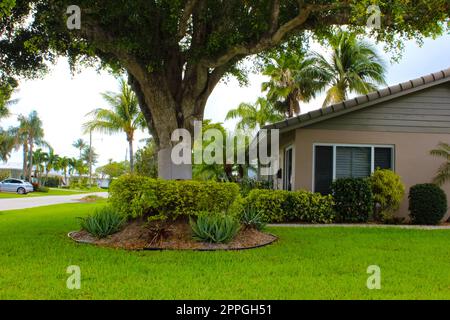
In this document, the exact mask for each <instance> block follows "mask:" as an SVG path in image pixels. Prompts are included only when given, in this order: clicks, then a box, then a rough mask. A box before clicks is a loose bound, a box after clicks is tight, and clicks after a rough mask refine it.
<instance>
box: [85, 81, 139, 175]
mask: <svg viewBox="0 0 450 320" xmlns="http://www.w3.org/2000/svg"><path fill="white" fill-rule="evenodd" d="M102 96H103V99H104V100H105V101H106V102H108V103H109V105H110V106H111V109H95V110H93V111H92V112H90V113H89V115H91V116H92V117H93V119H92V120H91V121H88V122H87V123H85V124H84V126H83V127H84V129H85V130H86V131H87V132H89V131H91V130H97V131H101V132H105V133H108V134H113V133H118V132H125V134H126V138H127V142H128V145H129V151H130V169H131V172H133V171H134V152H133V141H134V133H135V131H136V130H138V129H143V128H145V119H144V116H143V114H142V112H141V111H140V109H139V104H138V100H137V97H136V95H135V94H134V92H133V91H132V90H131V87H130V86H129V85H128V84H127V82H126V81H125V79H120V93H113V92H106V93H103V94H102Z"/></svg>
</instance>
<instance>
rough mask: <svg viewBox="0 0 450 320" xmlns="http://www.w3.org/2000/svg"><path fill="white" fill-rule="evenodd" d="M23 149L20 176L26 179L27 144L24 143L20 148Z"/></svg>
mask: <svg viewBox="0 0 450 320" xmlns="http://www.w3.org/2000/svg"><path fill="white" fill-rule="evenodd" d="M22 148H23V165H22V176H23V179H27V177H28V162H27V159H28V144H27V143H26V142H25V143H24V144H23V146H22Z"/></svg>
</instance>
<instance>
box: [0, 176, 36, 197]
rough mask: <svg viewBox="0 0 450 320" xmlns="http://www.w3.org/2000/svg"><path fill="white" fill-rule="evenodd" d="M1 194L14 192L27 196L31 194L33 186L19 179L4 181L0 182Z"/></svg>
mask: <svg viewBox="0 0 450 320" xmlns="http://www.w3.org/2000/svg"><path fill="white" fill-rule="evenodd" d="M0 191H1V192H16V193H18V194H27V193H28V192H33V191H34V189H33V185H32V184H31V183H29V182H26V181H23V180H19V179H6V180H3V181H2V182H0Z"/></svg>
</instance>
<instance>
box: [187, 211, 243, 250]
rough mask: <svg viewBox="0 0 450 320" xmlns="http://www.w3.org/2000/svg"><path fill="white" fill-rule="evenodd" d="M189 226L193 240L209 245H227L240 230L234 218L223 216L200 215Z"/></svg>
mask: <svg viewBox="0 0 450 320" xmlns="http://www.w3.org/2000/svg"><path fill="white" fill-rule="evenodd" d="M190 225H191V229H192V233H193V238H194V239H195V240H197V241H199V242H209V243H228V242H230V241H231V240H233V239H234V237H235V236H236V235H237V233H238V232H239V230H240V229H241V226H240V223H239V221H238V220H237V219H236V218H234V217H233V216H229V215H224V214H212V215H200V216H198V218H197V219H196V220H193V219H190Z"/></svg>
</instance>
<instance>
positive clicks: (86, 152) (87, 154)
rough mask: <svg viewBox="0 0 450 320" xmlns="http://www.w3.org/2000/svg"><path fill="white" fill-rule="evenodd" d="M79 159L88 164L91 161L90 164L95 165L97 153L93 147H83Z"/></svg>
mask: <svg viewBox="0 0 450 320" xmlns="http://www.w3.org/2000/svg"><path fill="white" fill-rule="evenodd" d="M81 160H82V161H84V162H86V163H88V164H89V163H90V162H91V164H94V165H95V164H96V163H97V162H98V161H97V160H98V154H97V152H95V149H94V147H89V146H86V147H84V149H83V152H82V153H81Z"/></svg>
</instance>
